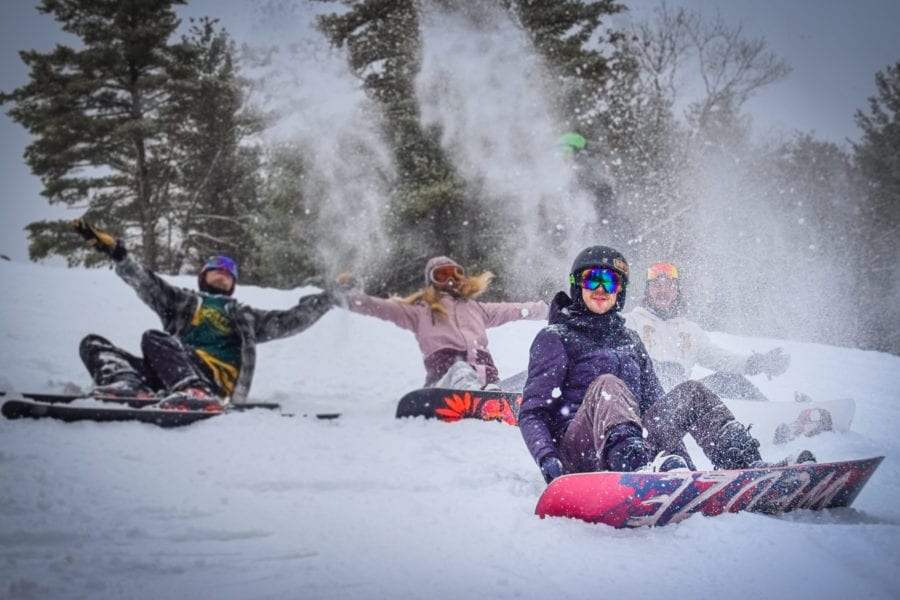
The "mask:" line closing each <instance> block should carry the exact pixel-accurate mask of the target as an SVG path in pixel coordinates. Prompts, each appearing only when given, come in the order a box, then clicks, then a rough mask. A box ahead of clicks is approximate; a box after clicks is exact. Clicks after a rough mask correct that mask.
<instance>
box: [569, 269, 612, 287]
mask: <svg viewBox="0 0 900 600" xmlns="http://www.w3.org/2000/svg"><path fill="white" fill-rule="evenodd" d="M569 283H570V284H572V285H580V286H581V287H583V288H584V289H586V290H590V291H594V290H596V289H597V288H599V287H600V286H603V291H605V292H606V293H607V294H618V293H619V292H620V291H621V290H622V288H623V287H625V278H624V277H622V275H620V274H619V272H618V271H613V270H612V269H604V268H600V267H589V268H587V269H585V270H584V271H582V272H581V273H580V274H578V275H576V274H575V273H572V274H571V275H569Z"/></svg>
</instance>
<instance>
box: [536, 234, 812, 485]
mask: <svg viewBox="0 0 900 600" xmlns="http://www.w3.org/2000/svg"><path fill="white" fill-rule="evenodd" d="M569 283H570V284H571V289H570V292H571V297H570V296H567V295H566V294H565V292H560V293H558V294H557V295H556V297H555V298H554V299H553V302H552V303H551V306H550V319H549V324H548V326H547V327H545V328H544V329H543V330H541V332H540V333H538V335H537V337H536V338H535V339H534V342H533V343H532V345H531V356H530V359H529V364H528V380H527V381H526V383H525V390H524V392H523V396H524V401H523V403H522V406H521V409H520V411H519V428H520V430H521V432H522V437H523V438H524V439H525V443H526V445H527V446H528V450H529V451H530V452H531V455H532V456H533V457H534V460H535V462H536V463H537V464H538V465H539V466H540V469H541V473H542V474H543V475H544V479H545V480H546V481H547V482H548V483H549V482H550V481H552V480H553V479H554V478H556V477H558V476H560V475H562V474H563V473H581V472H591V471H637V470H650V471H670V470H674V469H686V468H691V469H693V468H694V465H693V463H692V462H691V459H690V456H688V454H687V451H686V449H685V447H684V443H683V438H684V436H685V434H687V433H690V434H691V435H693V436H694V439H695V440H696V441H697V444H698V445H699V446H700V448H701V449H702V450H703V452H704V454H706V456H707V457H708V458H709V459H710V461H711V462H712V463H713V465H715V467H716V468H720V469H739V468H746V467H748V466H750V465H761V464H764V463H762V460H761V457H760V454H759V450H758V448H759V442H758V441H757V440H756V439H754V438H753V437H752V436H751V435H750V434H749V432H748V430H747V428H746V427H744V426H743V425H741V424H740V423H739V422H737V421H736V420H735V419H734V415H733V414H732V413H731V411H730V410H729V409H728V407H726V406H725V404H723V403H722V401H721V400H720V399H719V397H718V396H716V395H715V394H714V393H712V392H711V391H709V390H708V389H707V388H706V387H704V386H703V385H702V384H700V383H698V382H696V381H686V382H684V383H682V384H680V385H678V386H676V387H675V388H673V389H672V391H670V392H669V393H668V394H664V392H663V389H662V387H661V386H660V384H659V381H658V380H657V378H656V374H655V373H654V371H653V364H652V362H651V361H650V358H649V356H648V355H647V351H646V349H645V348H644V345H643V343H642V342H641V340H640V338H639V337H638V335H637V333H635V332H634V331H632V330H630V329H627V328H626V327H625V321H624V319H623V318H622V317H621V315H620V314H619V311H620V310H621V309H622V307H623V306H624V304H625V290H626V288H627V285H628V263H627V262H626V261H625V257H624V256H622V254H620V253H619V252H618V251H616V250H614V249H612V248H609V247H606V246H592V247H590V248H587V249H585V250H583V251H582V252H581V253H580V254H579V255H578V256H577V257H576V258H575V261H574V263H573V264H572V270H571V274H570V275H569ZM814 460H815V459H814V458H813V456H812V454H811V453H809V452H807V451H803V452H801V453H799V454H798V455H796V456H794V457H792V458H788V459H786V460H785V461H783V464H788V462H807V461H814Z"/></svg>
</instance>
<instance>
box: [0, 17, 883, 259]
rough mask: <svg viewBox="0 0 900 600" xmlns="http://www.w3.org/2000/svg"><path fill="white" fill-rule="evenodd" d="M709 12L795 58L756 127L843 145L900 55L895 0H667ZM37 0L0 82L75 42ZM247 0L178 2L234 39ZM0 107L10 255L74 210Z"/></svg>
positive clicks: (4, 47)
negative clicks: (32, 232) (51, 194)
mask: <svg viewBox="0 0 900 600" xmlns="http://www.w3.org/2000/svg"><path fill="white" fill-rule="evenodd" d="M623 2H624V3H625V4H626V5H628V6H629V7H631V9H632V13H633V15H634V18H642V17H644V16H646V15H648V14H649V11H650V9H651V8H652V7H654V6H657V5H658V1H657V0H652V1H629V0H623ZM668 4H669V6H678V5H685V6H690V7H694V8H697V9H699V10H700V11H701V12H702V13H703V14H704V15H707V16H712V15H714V14H715V13H716V11H719V13H720V14H721V15H722V17H723V18H724V20H725V21H726V22H727V23H729V24H732V25H737V24H742V25H743V27H744V31H745V34H746V35H747V37H752V38H758V37H762V38H765V40H766V41H767V43H768V47H769V48H770V49H771V50H772V51H773V52H775V53H776V54H777V55H778V56H780V57H781V58H783V59H784V60H785V61H786V62H788V64H790V65H791V66H792V67H793V69H794V70H793V72H792V73H791V75H790V76H789V77H788V79H786V80H785V81H783V82H781V83H778V84H775V85H772V86H769V87H768V88H766V89H765V90H764V91H762V92H761V93H760V94H759V95H758V96H757V97H755V98H753V99H751V101H750V102H749V103H748V105H747V109H748V110H749V112H750V113H751V114H752V116H753V122H754V127H755V128H756V130H757V132H758V133H763V134H765V133H769V132H773V131H786V132H790V131H792V130H795V129H796V130H800V131H805V132H814V134H815V135H816V136H817V137H819V138H823V139H826V140H829V141H833V142H835V143H839V144H846V143H847V139H848V138H849V139H851V140H856V139H858V136H859V132H858V130H857V128H856V126H855V124H854V121H853V114H854V112H855V111H856V110H857V109H861V108H865V107H866V99H867V98H868V97H870V96H873V95H874V94H875V84H874V75H875V73H876V72H877V71H879V70H883V69H885V68H886V67H887V66H889V65H891V64H893V63H895V62H896V61H898V60H900V25H898V24H900V0H857V1H855V2H846V1H842V0H753V1H743V0H730V1H729V0H669V2H668ZM36 5H37V2H30V1H28V0H6V1H3V2H0V89H2V90H4V91H11V90H13V89H15V88H16V87H18V86H20V85H23V84H24V83H25V82H26V79H27V76H28V72H27V70H26V69H25V67H24V65H23V64H22V62H21V60H20V59H19V57H18V54H17V52H18V50H21V49H29V48H34V49H37V50H42V51H47V50H50V49H52V47H53V45H54V44H55V43H57V42H62V43H72V42H71V39H68V40H67V39H66V36H65V35H64V34H63V33H62V32H61V30H60V29H59V26H58V25H57V23H56V21H54V20H53V19H52V18H51V17H49V16H46V15H40V14H38V12H37V10H36V9H35V6H36ZM253 5H254V2H253V1H252V0H195V1H194V2H191V3H190V5H189V7H179V8H178V12H179V14H181V15H184V16H188V15H195V16H196V15H201V14H205V15H209V16H213V17H219V18H221V20H222V24H223V25H224V26H225V27H226V28H227V29H228V30H229V32H231V33H232V35H233V36H234V37H235V38H236V39H238V41H240V39H241V37H240V36H241V33H243V32H245V31H248V30H249V29H250V26H251V24H252V22H253V16H252V10H251V7H252V6H253ZM6 108H7V107H4V110H3V111H2V114H0V134H2V137H3V145H2V155H0V161H2V174H3V188H4V193H5V196H6V197H5V198H4V199H3V200H2V202H0V254H2V255H6V256H8V257H10V258H12V259H13V260H25V259H26V258H27V255H28V251H27V238H26V236H25V232H24V231H23V228H24V226H25V225H26V224H27V223H29V222H31V221H35V220H39V219H46V218H63V217H64V218H75V217H77V216H79V215H78V214H77V212H76V211H73V210H71V209H70V210H66V209H64V208H60V207H50V206H49V205H48V204H47V202H46V201H45V200H44V199H43V198H42V197H41V196H40V195H39V193H40V189H41V185H40V181H39V180H38V179H36V178H35V177H33V176H32V175H31V174H30V171H29V169H28V167H27V166H26V165H25V164H24V161H23V159H22V153H23V151H24V149H25V146H26V145H27V144H28V135H27V134H26V132H25V131H24V129H23V128H22V127H21V126H20V125H18V124H16V123H14V122H12V121H11V120H10V119H9V117H8V116H7V115H6V112H5V109H6Z"/></svg>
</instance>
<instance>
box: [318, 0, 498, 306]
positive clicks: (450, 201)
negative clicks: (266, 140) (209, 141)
mask: <svg viewBox="0 0 900 600" xmlns="http://www.w3.org/2000/svg"><path fill="white" fill-rule="evenodd" d="M349 4H351V6H352V7H351V9H350V10H349V11H347V12H345V13H342V14H339V15H338V14H333V15H325V16H322V17H320V19H319V28H320V29H321V31H323V32H324V33H325V35H326V36H327V37H328V39H329V40H330V41H331V43H332V44H334V45H335V46H336V47H339V48H346V51H347V60H348V63H349V65H350V68H351V70H352V71H353V72H354V73H355V74H356V75H357V76H358V77H359V78H360V79H361V80H362V81H363V84H364V86H365V89H366V91H367V93H368V94H369V96H370V97H371V98H372V99H373V100H374V101H375V102H376V105H377V106H378V108H379V112H380V114H381V117H382V123H383V125H382V128H383V130H384V132H385V137H386V138H387V139H388V140H389V145H390V147H391V148H392V149H393V151H394V158H395V162H396V165H397V173H398V181H397V183H396V186H395V188H394V191H393V194H392V197H391V199H390V209H389V210H388V211H387V213H388V215H389V228H390V230H391V234H392V236H393V238H394V240H395V244H394V246H393V248H392V249H391V251H390V256H389V257H388V259H387V261H386V262H387V264H388V265H390V267H389V268H388V269H386V270H385V271H384V273H383V274H382V275H380V276H379V277H377V279H378V281H376V282H374V283H373V285H372V288H373V289H374V291H385V290H391V291H395V292H397V291H401V290H409V289H413V288H415V287H418V286H420V285H421V282H420V278H419V277H418V270H417V269H412V268H406V266H407V265H409V266H411V265H418V264H424V261H425V259H426V258H427V257H428V256H430V255H433V254H435V253H440V254H447V255H451V256H454V257H455V258H456V259H457V260H460V261H462V262H464V263H466V264H471V263H472V262H473V261H474V260H476V259H477V258H478V257H480V256H482V254H483V252H482V251H481V249H480V248H479V247H478V245H477V244H476V243H474V241H473V240H472V239H471V238H470V237H469V232H470V230H471V227H470V226H469V225H467V223H469V222H470V221H471V220H472V219H475V218H477V214H476V213H477V211H476V210H474V206H472V204H471V202H470V200H469V199H468V198H467V195H466V191H465V186H464V183H463V182H462V181H461V179H460V178H459V176H458V175H457V173H456V172H455V170H454V168H453V166H452V164H451V163H450V161H449V159H448V158H447V156H446V155H445V153H444V151H443V150H442V148H441V146H440V144H439V133H440V132H438V131H426V130H424V129H423V127H422V125H421V119H420V111H419V106H418V102H417V100H416V97H415V89H414V78H415V76H416V74H417V73H418V72H419V69H420V66H421V65H420V46H421V40H420V25H419V6H418V2H416V1H415V0H359V1H355V2H351V3H349Z"/></svg>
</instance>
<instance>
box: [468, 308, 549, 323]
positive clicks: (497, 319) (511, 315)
mask: <svg viewBox="0 0 900 600" xmlns="http://www.w3.org/2000/svg"><path fill="white" fill-rule="evenodd" d="M481 306H482V308H484V310H485V312H486V313H487V315H488V319H487V326H488V327H498V326H500V325H503V324H504V323H509V322H510V321H519V320H521V319H530V320H532V321H541V320H544V319H546V318H547V313H548V312H549V310H550V308H549V307H548V306H547V303H546V302H484V303H481Z"/></svg>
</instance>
